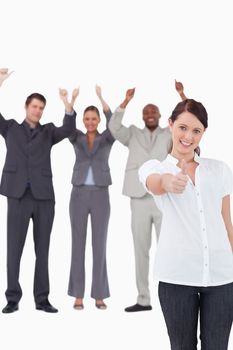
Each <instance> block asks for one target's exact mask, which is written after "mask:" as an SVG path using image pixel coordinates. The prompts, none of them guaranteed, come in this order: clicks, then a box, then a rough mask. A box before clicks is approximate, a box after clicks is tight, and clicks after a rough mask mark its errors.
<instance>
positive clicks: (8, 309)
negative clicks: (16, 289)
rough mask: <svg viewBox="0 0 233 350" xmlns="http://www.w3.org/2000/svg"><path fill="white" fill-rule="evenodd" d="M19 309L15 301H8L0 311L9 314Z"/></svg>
mask: <svg viewBox="0 0 233 350" xmlns="http://www.w3.org/2000/svg"><path fill="white" fill-rule="evenodd" d="M18 309H19V304H18V303H16V302H15V301H9V302H8V303H7V305H6V306H5V307H4V308H3V309H2V312H3V313H4V314H11V313H12V312H15V311H17V310H18Z"/></svg>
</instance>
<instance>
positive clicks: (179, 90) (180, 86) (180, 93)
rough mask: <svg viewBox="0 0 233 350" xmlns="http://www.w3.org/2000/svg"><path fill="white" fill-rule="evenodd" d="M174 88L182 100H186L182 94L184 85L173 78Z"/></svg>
mask: <svg viewBox="0 0 233 350" xmlns="http://www.w3.org/2000/svg"><path fill="white" fill-rule="evenodd" d="M175 88H176V91H177V92H178V94H179V95H180V97H181V99H182V101H184V100H186V99H187V97H186V96H185V94H184V85H183V84H182V83H181V82H180V81H176V80H175Z"/></svg>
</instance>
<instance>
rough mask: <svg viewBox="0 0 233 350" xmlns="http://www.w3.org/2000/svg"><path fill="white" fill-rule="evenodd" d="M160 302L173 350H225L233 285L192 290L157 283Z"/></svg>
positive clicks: (231, 317)
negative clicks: (199, 342)
mask: <svg viewBox="0 0 233 350" xmlns="http://www.w3.org/2000/svg"><path fill="white" fill-rule="evenodd" d="M159 300H160V304H161V307H162V311H163V315H164V318H165V322H166V325H167V330H168V334H169V338H170V342H171V349H172V350H196V349H197V325H198V316H199V314H200V339H201V349H202V350H227V348H228V341H229V336H230V331H231V326H232V321H233V283H229V284H225V285H221V286H216V287H192V286H183V285H178V284H170V283H164V282H160V283H159Z"/></svg>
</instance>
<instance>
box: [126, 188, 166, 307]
mask: <svg viewBox="0 0 233 350" xmlns="http://www.w3.org/2000/svg"><path fill="white" fill-rule="evenodd" d="M131 215H132V216H131V228H132V233H133V241H134V254H135V268H136V284H137V290H138V297H137V303H138V304H140V305H150V291H149V280H148V278H149V251H150V247H151V237H152V224H154V225H155V231H156V236H157V239H158V237H159V233H160V227H161V220H162V214H161V211H160V210H159V209H158V208H157V207H156V205H155V202H154V200H153V198H152V196H151V195H150V194H146V195H145V196H144V197H142V198H131Z"/></svg>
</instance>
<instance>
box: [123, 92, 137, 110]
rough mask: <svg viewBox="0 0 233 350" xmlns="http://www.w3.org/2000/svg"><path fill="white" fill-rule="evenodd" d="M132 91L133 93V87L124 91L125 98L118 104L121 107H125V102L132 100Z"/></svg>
mask: <svg viewBox="0 0 233 350" xmlns="http://www.w3.org/2000/svg"><path fill="white" fill-rule="evenodd" d="M134 93H135V88H133V89H128V90H127V91H126V95H125V99H124V101H123V102H122V103H121V104H120V107H121V108H125V107H126V106H127V104H128V103H129V101H130V100H132V98H133V97H134Z"/></svg>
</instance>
